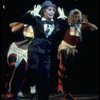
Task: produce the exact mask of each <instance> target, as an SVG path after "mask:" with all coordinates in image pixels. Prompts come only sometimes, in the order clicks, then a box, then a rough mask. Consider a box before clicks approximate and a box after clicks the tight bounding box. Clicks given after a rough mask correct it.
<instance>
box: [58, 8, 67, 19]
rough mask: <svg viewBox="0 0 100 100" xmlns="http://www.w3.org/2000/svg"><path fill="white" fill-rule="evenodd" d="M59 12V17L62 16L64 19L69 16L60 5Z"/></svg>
mask: <svg viewBox="0 0 100 100" xmlns="http://www.w3.org/2000/svg"><path fill="white" fill-rule="evenodd" d="M58 13H59V17H58V18H57V19H59V18H62V19H64V20H65V19H66V18H67V16H66V15H65V13H64V9H63V8H62V9H61V8H60V7H58Z"/></svg>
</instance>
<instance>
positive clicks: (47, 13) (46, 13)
mask: <svg viewBox="0 0 100 100" xmlns="http://www.w3.org/2000/svg"><path fill="white" fill-rule="evenodd" d="M55 12H56V9H55V8H54V7H47V8H46V9H45V11H44V17H45V18H46V19H48V20H49V19H52V18H54V14H55Z"/></svg>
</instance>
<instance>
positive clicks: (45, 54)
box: [20, 1, 67, 100]
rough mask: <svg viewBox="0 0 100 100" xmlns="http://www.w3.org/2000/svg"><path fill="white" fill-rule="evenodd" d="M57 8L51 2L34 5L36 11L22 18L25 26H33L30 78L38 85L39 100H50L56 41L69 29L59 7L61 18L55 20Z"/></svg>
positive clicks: (29, 55)
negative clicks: (51, 72) (50, 82)
mask: <svg viewBox="0 0 100 100" xmlns="http://www.w3.org/2000/svg"><path fill="white" fill-rule="evenodd" d="M56 10H57V7H56V5H55V4H53V3H52V2H51V1H44V2H43V4H42V6H41V5H37V6H36V5H34V9H33V10H30V11H28V13H26V15H24V16H22V18H21V20H20V22H22V23H23V25H25V24H28V25H31V26H32V27H33V29H34V38H33V40H32V42H31V44H30V45H29V48H28V65H29V68H28V77H29V79H30V80H31V84H32V85H33V83H34V84H35V85H36V88H37V91H38V95H39V96H38V100H48V99H49V76H50V75H49V74H50V66H51V55H52V50H53V49H54V48H53V44H54V39H55V37H56V36H57V33H59V32H61V34H63V33H64V31H65V30H66V29H67V21H66V18H67V16H65V14H64V11H63V9H61V8H60V7H58V13H59V17H57V18H55V19H56V20H55V19H54V16H55V14H56Z"/></svg>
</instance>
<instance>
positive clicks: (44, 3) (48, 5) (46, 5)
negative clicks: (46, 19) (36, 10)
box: [40, 0, 56, 14]
mask: <svg viewBox="0 0 100 100" xmlns="http://www.w3.org/2000/svg"><path fill="white" fill-rule="evenodd" d="M47 7H54V8H56V5H55V4H53V3H52V2H51V1H49V0H46V1H44V2H43V3H42V8H41V10H40V14H41V13H42V10H43V9H45V8H47Z"/></svg>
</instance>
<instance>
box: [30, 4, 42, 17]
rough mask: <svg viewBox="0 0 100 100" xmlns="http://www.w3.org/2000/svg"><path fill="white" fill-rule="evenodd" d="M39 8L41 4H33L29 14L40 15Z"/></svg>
mask: <svg viewBox="0 0 100 100" xmlns="http://www.w3.org/2000/svg"><path fill="white" fill-rule="evenodd" d="M41 8H42V6H41V5H34V9H33V10H32V11H30V13H31V15H33V16H39V17H41V15H40V14H39V12H40V9H41Z"/></svg>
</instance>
